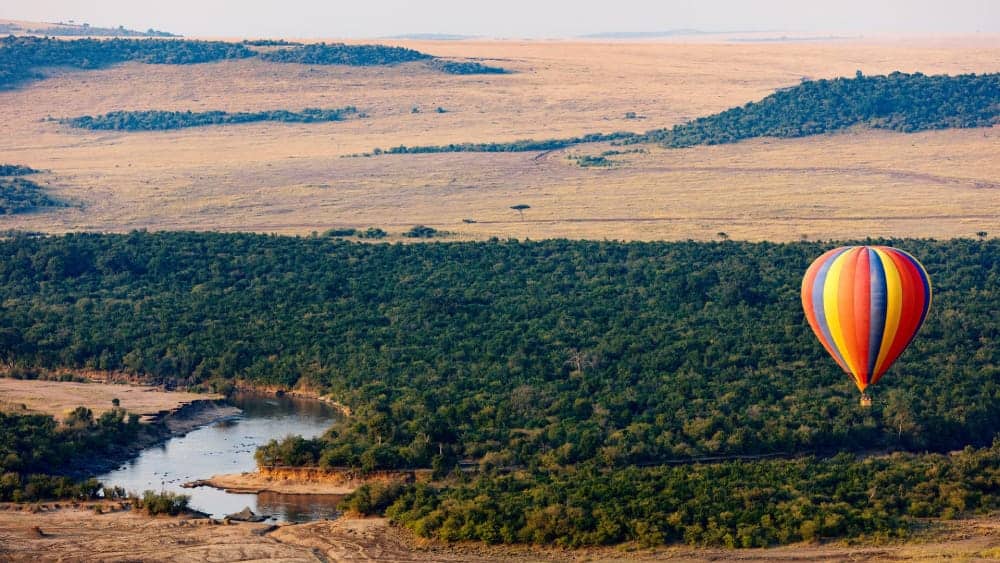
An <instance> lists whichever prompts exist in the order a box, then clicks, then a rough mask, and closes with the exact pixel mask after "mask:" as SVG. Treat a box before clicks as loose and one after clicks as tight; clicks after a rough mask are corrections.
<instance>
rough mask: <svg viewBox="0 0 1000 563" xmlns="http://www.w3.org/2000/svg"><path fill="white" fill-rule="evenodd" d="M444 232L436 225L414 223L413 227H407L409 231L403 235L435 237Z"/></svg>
mask: <svg viewBox="0 0 1000 563" xmlns="http://www.w3.org/2000/svg"><path fill="white" fill-rule="evenodd" d="M442 234H444V233H442V232H441V231H439V230H437V229H435V228H434V227H428V226H426V225H414V226H413V227H411V228H409V229H407V231H406V232H404V233H403V236H404V237H407V238H434V237H436V236H440V235H442Z"/></svg>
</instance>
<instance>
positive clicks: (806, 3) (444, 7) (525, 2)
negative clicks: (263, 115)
mask: <svg viewBox="0 0 1000 563" xmlns="http://www.w3.org/2000/svg"><path fill="white" fill-rule="evenodd" d="M0 18H3V19H24V20H34V21H58V20H75V21H76V22H78V23H80V22H88V23H90V24H91V25H100V26H117V25H124V26H126V27H129V28H136V29H147V28H149V27H154V28H156V29H162V30H165V31H172V32H175V33H182V34H185V35H217V36H240V37H243V36H247V37H249V36H267V37H278V36H286V37H380V36H387V35H396V34H404V33H452V34H465V35H486V36H492V37H567V36H575V35H581V34H586V33H596V32H609V31H663V30H670V29H678V28H694V29H700V30H708V31H747V30H761V31H773V30H782V31H791V32H795V31H800V32H830V33H853V34H859V33H873V32H880V31H881V32H897V33H899V32H902V33H927V32H933V33H960V32H986V33H997V32H1000V0H501V1H490V2H477V1H475V0H423V1H414V0H409V1H408V0H351V1H344V0H326V1H324V0H277V1H264V0H241V1H223V0H169V1H148V0H91V1H80V0H0Z"/></svg>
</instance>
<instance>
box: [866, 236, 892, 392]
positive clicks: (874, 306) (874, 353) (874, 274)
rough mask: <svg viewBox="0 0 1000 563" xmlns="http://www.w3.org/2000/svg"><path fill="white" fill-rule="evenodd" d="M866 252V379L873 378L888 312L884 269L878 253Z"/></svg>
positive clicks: (871, 250) (870, 250)
mask: <svg viewBox="0 0 1000 563" xmlns="http://www.w3.org/2000/svg"><path fill="white" fill-rule="evenodd" d="M867 250H868V273H869V278H870V280H871V281H870V283H871V286H870V287H871V290H870V293H869V295H870V298H869V299H870V300H869V303H870V306H869V309H868V311H869V313H868V319H869V329H868V330H869V333H868V377H869V380H870V379H871V378H873V377H875V364H876V363H878V354H879V351H881V350H882V345H883V343H882V335H883V333H884V332H885V317H886V314H887V311H888V288H887V287H886V281H885V268H884V267H883V265H882V259H881V258H880V257H879V255H878V252H875V251H874V250H873V249H871V248H869V249H867Z"/></svg>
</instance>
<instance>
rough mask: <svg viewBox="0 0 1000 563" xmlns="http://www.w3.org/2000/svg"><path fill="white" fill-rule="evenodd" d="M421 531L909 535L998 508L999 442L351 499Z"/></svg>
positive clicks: (694, 541) (353, 505)
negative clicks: (929, 522)
mask: <svg viewBox="0 0 1000 563" xmlns="http://www.w3.org/2000/svg"><path fill="white" fill-rule="evenodd" d="M344 507H345V508H347V509H351V510H354V511H356V512H361V513H364V514H380V513H385V514H388V515H389V517H390V518H391V519H392V520H393V521H395V522H396V523H400V524H402V525H405V526H406V527H408V528H410V529H411V530H413V531H414V532H416V533H417V534H419V535H421V536H425V537H436V538H440V539H444V540H469V539H472V540H482V541H487V542H491V543H500V542H504V543H513V542H526V543H538V544H551V543H555V544H557V545H562V546H571V547H576V546H583V545H595V544H611V543H619V542H623V541H634V542H637V543H639V544H641V545H645V546H655V545H659V544H662V543H674V542H684V543H688V544H691V545H713V546H725V547H765V546H768V545H774V544H784V543H790V542H796V541H802V540H807V541H808V540H815V539H820V538H836V537H868V538H871V539H887V538H892V537H905V536H906V535H908V534H909V532H910V530H911V528H912V525H913V523H914V518H917V517H929V516H932V517H942V518H954V517H956V516H957V515H960V514H967V513H982V512H987V511H992V510H997V509H1000V441H997V442H994V444H993V445H992V447H990V448H985V449H981V450H974V449H972V448H969V449H967V450H965V451H963V452H961V453H959V454H957V455H936V454H931V455H919V456H916V455H908V454H894V455H892V456H886V457H877V458H870V459H856V458H854V457H853V456H850V455H847V454H841V455H838V456H836V457H833V458H830V459H815V458H800V459H796V460H767V461H756V462H746V461H735V462H725V463H717V464H707V465H686V466H673V467H670V466H660V467H650V468H640V467H628V468H624V469H618V470H614V471H607V470H602V469H600V468H599V467H597V466H595V465H594V464H585V465H583V466H578V467H574V468H568V469H564V470H560V471H538V470H536V471H531V472H528V471H522V472H517V473H514V474H499V473H491V474H485V475H480V476H477V477H476V478H474V479H473V480H471V481H469V482H462V483H455V484H453V485H452V486H450V487H448V488H445V489H439V488H435V487H432V486H428V485H409V486H402V485H399V484H394V485H391V486H385V485H381V486H380V485H368V486H365V487H362V488H361V489H359V490H358V491H357V492H355V493H354V494H353V495H351V497H349V498H347V499H345V503H344Z"/></svg>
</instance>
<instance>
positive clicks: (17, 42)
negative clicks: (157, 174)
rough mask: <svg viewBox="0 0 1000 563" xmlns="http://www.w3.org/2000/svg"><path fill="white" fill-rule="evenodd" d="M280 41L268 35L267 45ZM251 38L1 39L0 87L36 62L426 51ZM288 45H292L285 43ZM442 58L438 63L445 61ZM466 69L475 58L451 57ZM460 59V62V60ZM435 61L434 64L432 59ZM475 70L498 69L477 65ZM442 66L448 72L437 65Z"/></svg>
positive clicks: (416, 57) (288, 58)
mask: <svg viewBox="0 0 1000 563" xmlns="http://www.w3.org/2000/svg"><path fill="white" fill-rule="evenodd" d="M279 44H281V45H284V44H285V43H279V42H276V41H268V42H267V43H266V45H267V46H269V45H279ZM251 45H255V43H254V42H243V43H227V42H224V41H194V40H186V39H119V38H116V39H106V40H102V39H77V40H73V41H64V40H59V39H53V38H49V37H15V36H13V35H11V36H8V37H5V38H3V39H0V88H9V87H12V86H14V85H16V84H18V83H19V82H23V81H25V80H30V79H37V78H42V75H41V74H40V73H39V72H38V69H39V68H41V67H47V66H66V67H73V68H80V69H97V68H104V67H107V66H110V65H113V64H117V63H121V62H125V61H138V62H143V63H149V64H194V63H206V62H212V61H220V60H225V59H243V58H248V57H260V58H262V59H265V60H268V61H275V62H282V63H302V64H321V65H327V64H343V65H357V66H369V65H389V64H397V63H403V62H409V61H421V60H429V61H434V60H435V59H434V57H433V56H431V55H428V54H426V53H421V52H419V51H414V50H412V49H405V48H402V47H389V46H386V45H344V44H340V43H336V44H326V43H317V44H311V45H298V46H294V47H290V48H282V49H276V50H270V51H258V50H254V49H251V48H250V46H251ZM288 45H294V44H292V43H288ZM448 64H450V63H448V62H442V63H441V64H440V65H439V66H442V67H443V66H447V65H448ZM454 64H458V65H460V66H459V67H455V68H457V69H459V70H463V72H462V73H468V72H472V71H473V70H475V68H473V66H467V65H475V64H476V63H454ZM463 65H465V66H463ZM432 66H434V65H432ZM479 66H481V67H482V68H481V69H480V70H479V72H496V71H497V69H494V68H492V67H486V66H483V65H479ZM442 70H444V71H445V72H452V71H451V70H446V69H444V68H442Z"/></svg>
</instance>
